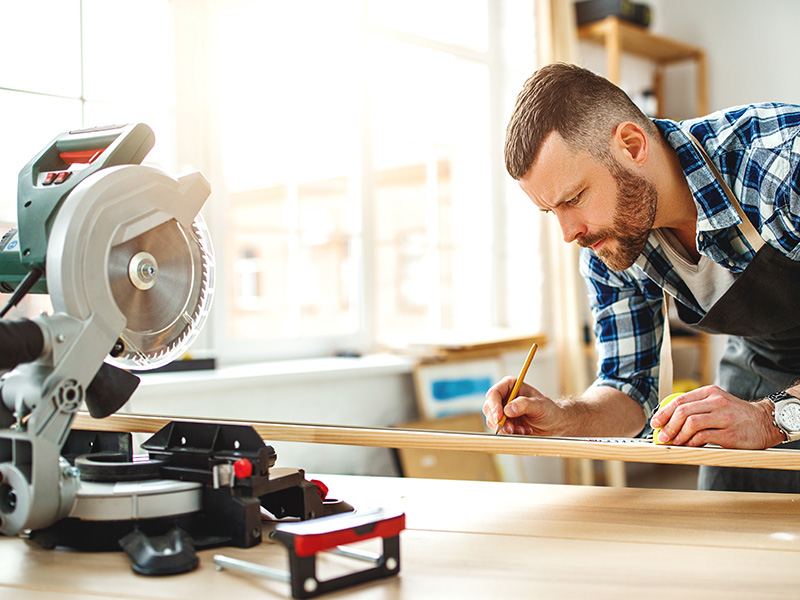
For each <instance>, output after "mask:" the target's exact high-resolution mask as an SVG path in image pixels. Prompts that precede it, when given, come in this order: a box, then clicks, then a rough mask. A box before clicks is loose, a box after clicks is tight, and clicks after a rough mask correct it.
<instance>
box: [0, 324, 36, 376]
mask: <svg viewBox="0 0 800 600" xmlns="http://www.w3.org/2000/svg"><path fill="white" fill-rule="evenodd" d="M42 352H44V334H43V333H42V330H41V329H39V326H38V325H37V324H36V323H34V322H33V321H31V320H29V319H20V320H18V321H0V369H13V368H14V367H16V366H17V365H21V364H23V363H28V362H33V361H34V360H36V359H37V358H39V356H41V354H42Z"/></svg>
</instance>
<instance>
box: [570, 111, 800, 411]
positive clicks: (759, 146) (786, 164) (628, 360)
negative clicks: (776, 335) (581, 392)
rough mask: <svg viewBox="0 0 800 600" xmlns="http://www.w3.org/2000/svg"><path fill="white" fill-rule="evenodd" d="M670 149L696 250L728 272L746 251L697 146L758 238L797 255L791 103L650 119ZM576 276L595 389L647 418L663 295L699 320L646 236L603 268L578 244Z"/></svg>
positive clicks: (742, 262)
mask: <svg viewBox="0 0 800 600" xmlns="http://www.w3.org/2000/svg"><path fill="white" fill-rule="evenodd" d="M655 124H656V126H657V127H658V128H659V130H660V131H661V133H662V135H663V136H664V138H665V139H666V140H667V142H668V143H669V144H670V145H671V146H672V147H673V148H675V150H676V152H677V153H678V157H679V159H680V162H681V166H682V167H683V171H684V173H685V175H686V179H687V181H688V183H689V188H690V189H691V191H692V194H693V196H694V201H695V204H696V206H697V239H696V242H697V248H698V249H699V251H700V252H701V253H702V254H704V255H705V256H707V257H708V258H710V259H711V260H713V261H715V262H716V263H718V264H719V265H721V266H723V267H725V268H726V269H728V270H730V271H731V272H733V273H734V276H736V274H738V273H741V272H742V271H743V270H744V269H745V267H747V265H748V264H749V263H750V261H751V260H752V259H753V257H754V256H755V254H754V252H753V249H752V248H751V247H750V245H749V244H748V243H747V241H746V240H745V238H744V237H743V236H742V235H741V233H740V231H739V229H738V228H737V227H736V226H737V225H738V224H739V223H741V219H740V218H739V215H738V213H737V212H736V209H735V208H734V207H733V206H731V204H730V202H729V201H728V198H727V197H726V195H725V192H724V191H723V189H722V186H720V185H719V183H718V182H717V181H716V179H715V178H714V175H713V173H712V172H711V170H710V169H709V168H708V166H707V165H706V164H705V162H704V161H703V158H702V157H701V156H700V154H699V153H698V152H697V149H696V148H695V147H694V146H693V145H692V142H691V140H690V139H689V137H688V136H687V134H686V132H687V131H691V133H692V135H694V137H695V138H697V140H698V141H699V142H700V143H701V144H702V146H703V147H704V148H705V150H706V152H707V153H708V155H709V156H710V157H711V160H712V162H713V163H714V165H715V166H716V167H717V169H718V170H719V171H720V173H721V174H722V177H723V179H725V181H726V182H727V183H728V185H729V186H730V187H731V189H732V190H733V193H734V194H735V195H736V197H737V198H738V199H739V202H740V204H741V205H742V208H743V209H744V212H745V214H746V215H747V217H748V219H749V220H750V221H751V222H752V223H753V225H754V226H755V227H756V229H758V231H759V233H760V234H761V237H762V238H763V239H764V240H765V241H766V242H767V243H768V244H770V245H771V246H773V247H775V248H776V249H778V250H780V251H781V252H783V253H784V254H785V255H787V256H788V257H790V258H791V259H793V260H800V106H791V105H785V104H757V105H751V106H743V107H738V108H733V109H728V110H726V111H720V112H717V113H714V114H712V115H709V116H707V117H703V118H700V119H691V120H688V121H682V122H680V123H678V122H675V121H668V120H655ZM580 268H581V274H582V275H583V276H584V278H585V280H586V284H587V287H588V289H589V302H590V306H591V308H592V314H593V316H594V319H595V326H594V330H595V334H596V339H597V341H596V346H597V351H598V373H597V378H596V380H595V382H594V385H606V386H611V387H614V388H617V389H619V390H621V391H623V392H625V393H626V394H628V395H629V396H631V397H632V398H633V399H634V400H636V401H637V402H639V403H640V404H641V405H642V407H643V408H644V410H645V414H646V415H647V417H648V420H649V418H650V415H651V414H652V412H653V410H654V409H655V407H656V406H657V405H658V377H659V351H660V349H661V339H662V331H663V325H664V315H663V314H662V312H663V311H662V302H663V293H664V291H666V292H667V293H669V294H670V295H672V296H673V297H674V298H675V299H676V300H677V301H678V302H681V303H682V304H684V305H685V306H687V307H689V308H691V309H692V310H694V311H695V312H696V313H697V314H698V315H700V316H704V315H705V310H704V309H703V308H702V307H701V306H700V305H699V304H698V303H697V301H696V300H695V299H694V297H693V296H692V294H691V292H690V291H689V289H688V288H687V286H686V284H685V283H684V282H683V281H682V280H681V279H680V278H679V277H678V275H677V273H676V272H675V270H674V269H673V267H672V264H671V263H670V261H669V260H668V259H667V257H666V255H665V253H664V250H663V248H662V247H661V246H660V244H659V242H658V240H657V239H656V237H655V235H653V234H652V233H651V234H650V238H649V240H648V242H647V245H646V246H645V248H644V250H643V251H642V254H641V255H640V256H639V258H638V259H637V260H636V262H635V264H634V265H633V266H632V267H630V268H629V269H627V270H626V271H622V272H614V271H611V270H609V269H608V268H607V267H606V266H605V264H604V263H603V262H602V261H601V260H600V259H598V258H597V256H596V255H595V253H594V252H593V251H592V250H590V249H586V248H582V249H581V266H580Z"/></svg>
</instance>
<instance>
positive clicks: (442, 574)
mask: <svg viewBox="0 0 800 600" xmlns="http://www.w3.org/2000/svg"><path fill="white" fill-rule="evenodd" d="M314 477H315V478H318V479H320V480H322V481H324V483H325V484H327V485H328V487H329V488H330V496H332V497H336V498H341V499H344V500H347V501H348V502H350V503H351V504H353V505H355V506H356V507H357V508H366V507H374V506H384V507H399V508H401V509H402V510H404V511H405V513H406V527H407V528H406V530H405V531H403V532H402V533H401V535H400V543H401V553H400V557H401V568H400V574H399V576H397V577H391V578H388V579H382V580H378V581H373V582H369V583H365V584H362V585H360V586H358V587H354V588H349V589H347V590H343V591H339V592H334V593H331V594H328V595H325V596H321V597H322V598H353V599H365V600H366V599H373V598H374V599H413V600H420V599H427V598H432V599H437V600H439V599H446V598H458V599H465V600H469V599H473V598H474V599H481V600H485V599H489V598H537V599H539V598H558V599H564V598H590V599H592V600H595V599H598V598H608V599H614V600H618V599H620V598H647V599H648V600H654V599H658V598H664V599H669V600H674V599H675V598H725V599H726V600H731V599H734V598H747V599H748V600H752V599H753V598H759V599H765V598H781V599H783V598H787V597H793V596H796V595H797V589H796V579H797V577H796V569H797V564H798V561H800V497H798V496H794V495H784V494H754V493H741V492H708V491H702V492H701V491H693V490H655V489H634V488H603V487H586V486H564V485H546V484H530V483H525V484H523V483H495V482H475V481H444V480H424V479H405V478H382V477H359V476H342V475H315V476H314ZM215 554H224V555H225V556H229V557H234V558H239V559H243V560H247V561H251V562H254V563H259V564H263V565H267V566H271V567H273V568H278V569H286V568H287V551H286V549H285V548H284V547H283V546H281V545H279V544H277V543H270V542H265V543H262V544H261V545H260V546H257V547H255V548H250V549H241V548H220V549H216V550H204V551H201V552H200V553H199V556H200V566H199V567H198V569H197V570H195V571H193V572H191V573H187V574H183V575H177V576H168V577H143V576H140V575H136V574H134V573H133V571H132V570H131V568H130V563H129V560H128V558H127V556H126V555H124V554H123V553H122V552H109V553H83V552H74V551H67V550H43V549H40V548H38V547H36V546H33V545H32V544H30V543H29V542H26V541H24V540H22V539H18V538H2V539H0V598H3V599H5V598H9V599H11V598H13V599H14V600H45V599H47V600H77V599H78V598H91V599H98V598H107V599H132V598H143V599H167V598H169V599H176V600H180V599H187V600H189V599H191V600H196V599H197V598H202V599H204V600H206V599H223V600H224V599H236V600H245V599H249V598H290V597H291V595H290V590H289V585H288V583H285V582H280V581H276V580H272V579H266V578H260V577H256V576H253V575H249V574H244V573H239V572H234V571H227V570H223V571H218V570H216V569H215V566H214V564H213V556H214V555H215ZM344 560H346V559H344V558H342V557H339V556H334V555H324V556H321V558H320V561H319V562H320V567H321V571H322V570H323V569H322V567H324V563H325V562H326V561H328V562H331V563H336V562H337V561H339V562H341V561H344ZM335 566H336V568H339V566H340V565H335ZM360 568H363V567H361V566H358V565H357V566H356V569H360Z"/></svg>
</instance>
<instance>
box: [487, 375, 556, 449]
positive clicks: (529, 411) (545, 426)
mask: <svg viewBox="0 0 800 600" xmlns="http://www.w3.org/2000/svg"><path fill="white" fill-rule="evenodd" d="M516 381H517V379H516V377H505V378H504V379H502V380H500V381H499V382H497V383H496V384H494V385H493V386H492V387H491V388H490V389H489V391H488V392H486V401H485V402H484V404H483V414H484V416H485V417H486V425H487V426H488V427H489V428H490V429H491V430H492V431H494V430H495V429H496V428H497V424H498V423H499V422H500V420H501V419H502V418H503V413H504V411H503V400H504V399H505V398H507V397H508V395H509V394H510V393H511V390H512V388H513V387H514V384H515V383H516ZM505 416H506V422H505V424H504V425H503V427H502V428H501V429H500V432H501V433H515V434H518V435H542V436H544V435H547V436H552V435H562V423H563V419H564V417H565V415H564V410H563V409H562V408H561V407H560V406H559V405H558V404H556V403H555V402H553V400H551V399H550V398H548V397H547V396H544V395H542V393H541V392H539V391H538V390H537V389H536V388H534V387H532V386H530V385H528V384H527V383H523V384H522V385H521V386H520V389H519V392H518V394H517V397H516V398H515V399H514V400H512V401H511V402H509V403H508V404H506V407H505Z"/></svg>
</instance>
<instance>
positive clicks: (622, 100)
mask: <svg viewBox="0 0 800 600" xmlns="http://www.w3.org/2000/svg"><path fill="white" fill-rule="evenodd" d="M505 160H506V168H507V170H508V172H509V174H510V175H511V176H512V177H513V178H514V179H516V180H517V181H518V182H519V185H520V187H521V188H522V190H523V191H524V192H525V193H526V194H527V196H528V197H529V198H530V200H531V201H532V202H533V203H534V204H535V205H536V206H537V207H538V208H539V209H540V210H542V211H543V212H546V213H552V215H554V216H555V218H556V219H558V223H559V225H560V227H561V230H562V233H563V238H564V241H565V242H567V243H571V242H576V243H577V244H578V245H579V246H580V247H581V265H580V269H581V274H582V275H583V277H584V279H585V280H586V283H587V287H588V290H589V298H590V305H591V308H592V313H593V316H594V320H595V326H594V327H595V333H596V347H597V352H598V374H597V378H596V380H595V381H594V383H593V384H592V386H591V387H590V388H589V389H588V390H586V392H584V393H583V394H582V395H580V396H579V397H573V398H557V399H551V398H548V397H546V396H544V395H543V394H541V393H540V392H539V391H538V390H537V389H536V388H535V387H532V386H530V385H527V384H523V385H522V387H521V389H520V392H519V395H518V397H517V398H516V399H514V400H512V401H510V402H509V403H508V404H507V405H506V406H505V408H503V406H502V401H503V399H505V398H506V397H507V396H508V394H509V392H510V390H511V389H512V387H513V384H514V383H515V379H514V378H513V377H507V378H505V379H503V380H502V381H500V382H498V383H497V384H495V385H494V386H493V387H492V389H490V390H489V392H488V394H487V397H486V403H485V404H484V409H483V410H484V414H485V416H486V420H487V425H488V426H489V427H490V428H492V429H494V428H495V427H496V425H497V423H498V422H499V421H500V420H501V418H502V417H503V416H504V415H505V417H506V419H507V420H506V423H505V425H504V426H503V427H502V428H501V430H500V431H501V432H503V433H507V434H526V435H555V436H645V435H648V434H651V433H652V430H653V428H661V431H660V432H659V433H658V441H659V442H660V443H669V444H676V445H687V446H701V445H705V444H717V445H720V446H723V447H726V448H748V449H755V448H759V449H760V448H769V447H772V446H775V445H778V444H787V446H784V447H794V446H795V442H796V441H797V440H800V401H798V400H797V398H796V396H800V385H798V384H797V382H798V379H800V377H799V376H800V262H798V261H800V106H792V105H785V104H758V105H750V106H742V107H736V108H731V109H728V110H724V111H719V112H717V113H714V114H712V115H709V116H707V117H703V118H698V119H691V120H687V121H682V122H675V121H670V120H664V119H654V120H653V119H650V118H648V117H647V116H645V115H644V114H643V113H642V112H641V111H640V110H639V109H638V108H637V107H636V105H635V104H634V103H633V102H632V101H631V100H630V98H629V97H628V96H627V95H626V94H625V93H624V92H623V91H622V90H620V89H619V88H618V87H617V86H615V85H613V84H612V83H611V82H609V81H608V80H606V79H604V78H603V77H600V76H598V75H596V74H594V73H592V72H590V71H588V70H586V69H583V68H580V67H577V66H574V65H567V64H552V65H548V66H546V67H543V68H542V69H540V70H538V71H537V72H536V73H534V75H533V76H532V77H531V78H530V79H529V80H528V81H527V82H526V83H525V86H524V88H523V90H522V92H521V93H520V95H519V97H518V99H517V102H516V105H515V108H514V111H513V114H512V116H511V119H510V122H509V125H508V130H507V134H506V145H505ZM667 296H668V297H669V298H671V299H673V301H674V302H675V305H676V308H677V309H678V314H679V316H680V318H681V320H682V321H684V322H685V323H686V324H687V325H689V326H691V327H693V328H695V329H697V330H699V331H705V332H709V333H717V334H726V335H728V336H729V337H728V342H727V347H726V350H725V353H724V356H723V358H722V360H721V362H720V365H719V368H718V375H717V379H716V384H715V385H711V386H705V387H701V388H698V389H696V390H693V391H691V392H688V393H685V394H683V395H682V396H680V397H678V398H677V399H675V400H674V401H672V402H670V403H669V404H667V405H666V406H665V407H664V408H662V409H661V410H657V407H658V404H659V397H658V396H659V395H658V388H659V378H660V377H661V375H660V373H659V366H660V362H661V361H660V350H661V346H662V340H663V333H664V326H665V322H666V320H665V319H666V315H665V302H664V299H665V297H667ZM698 487H699V488H701V489H723V490H739V491H782V492H792V493H800V472H789V471H778V470H769V469H734V468H720V467H701V470H700V477H699V481H698Z"/></svg>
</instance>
